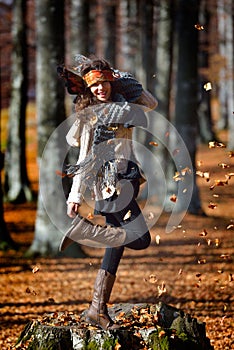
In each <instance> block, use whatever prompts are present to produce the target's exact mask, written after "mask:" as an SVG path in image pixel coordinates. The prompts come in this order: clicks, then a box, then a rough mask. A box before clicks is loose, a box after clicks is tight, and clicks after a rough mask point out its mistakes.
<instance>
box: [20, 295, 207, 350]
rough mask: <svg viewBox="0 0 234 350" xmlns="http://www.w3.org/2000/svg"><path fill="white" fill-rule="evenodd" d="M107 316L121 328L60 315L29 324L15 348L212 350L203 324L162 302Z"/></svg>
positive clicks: (124, 307) (116, 308)
mask: <svg viewBox="0 0 234 350" xmlns="http://www.w3.org/2000/svg"><path fill="white" fill-rule="evenodd" d="M109 313H110V316H111V317H112V318H113V319H115V321H116V322H118V323H119V324H121V328H120V329H118V330H110V331H103V330H101V329H98V328H96V327H93V326H90V325H89V324H87V323H86V322H85V311H84V312H83V313H82V314H81V315H76V314H75V313H71V312H69V313H68V312H64V313H62V312H60V313H56V312H55V313H52V314H46V315H44V316H43V317H42V318H41V319H40V320H35V321H31V322H29V323H28V325H27V326H26V327H25V329H24V331H23V332H22V333H21V335H20V337H19V339H18V341H17V344H16V348H17V347H19V348H20V347H21V346H24V348H25V349H29V350H61V349H64V350H83V349H84V350H102V349H103V350H112V349H113V350H140V349H142V350H143V349H144V350H145V349H151V350H187V349H189V350H212V349H213V347H212V346H211V345H210V341H209V339H208V338H207V337H206V330H205V324H204V323H202V322H199V321H197V319H196V318H192V317H191V316H190V315H188V314H185V313H184V312H183V311H181V310H179V309H176V308H174V307H172V306H170V305H166V304H164V303H162V302H159V303H157V304H145V303H144V304H128V303H126V304H115V305H113V306H112V307H110V308H109Z"/></svg>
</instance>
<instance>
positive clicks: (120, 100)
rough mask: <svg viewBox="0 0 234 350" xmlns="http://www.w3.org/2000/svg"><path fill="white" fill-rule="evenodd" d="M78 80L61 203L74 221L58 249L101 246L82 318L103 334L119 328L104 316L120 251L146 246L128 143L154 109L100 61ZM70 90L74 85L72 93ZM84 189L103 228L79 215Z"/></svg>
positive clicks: (88, 64)
mask: <svg viewBox="0 0 234 350" xmlns="http://www.w3.org/2000/svg"><path fill="white" fill-rule="evenodd" d="M80 75H81V77H82V81H83V82H84V84H83V85H82V82H81V83H80V82H79V84H80V85H79V88H78V90H79V94H78V96H77V97H76V100H75V105H76V112H77V120H76V121H75V123H74V125H73V127H72V128H71V130H70V132H69V133H68V135H67V140H68V142H69V143H70V144H71V145H74V144H77V143H79V146H80V153H79V159H78V161H77V167H74V168H73V175H74V177H73V184H72V187H71V191H70V194H69V196H68V199H67V214H68V216H69V217H71V218H74V220H73V223H72V225H71V228H70V229H69V231H68V232H67V233H66V235H65V236H64V238H63V240H62V242H61V245H60V249H61V250H64V249H65V248H66V247H67V246H68V245H70V244H71V243H72V242H73V241H79V240H80V241H82V239H84V240H85V239H89V240H94V241H96V242H99V243H103V244H105V247H106V249H105V254H104V257H103V260H102V263H101V267H100V269H99V271H98V273H97V277H96V281H95V284H94V293H93V300H92V303H91V305H90V308H89V309H88V311H87V314H86V318H87V322H89V323H91V324H93V325H96V326H99V327H101V328H102V329H104V330H107V329H115V328H118V327H119V326H118V325H117V324H115V323H114V322H113V320H112V319H111V318H110V316H109V315H108V310H107V303H108V301H109V298H110V294H111V291H112V288H113V285H114V281H115V276H116V272H117V269H118V265H119V262H120V260H121V257H122V255H123V252H124V249H125V247H128V248H130V249H135V250H140V249H145V248H147V247H148V246H149V244H150V240H151V239H150V233H149V231H148V228H147V226H146V223H145V220H144V217H143V215H142V213H141V211H140V208H139V206H138V204H137V202H136V197H137V195H138V191H139V186H140V183H141V181H142V175H141V173H140V170H139V167H138V165H137V162H136V160H135V157H134V152H133V149H132V143H131V138H132V132H133V127H134V126H136V125H138V126H139V125H140V124H141V121H142V123H143V124H144V121H145V119H144V112H143V109H144V108H145V107H147V108H148V109H154V108H155V107H156V106H157V101H156V100H155V98H154V97H153V96H152V95H151V94H150V93H149V92H147V91H144V90H143V88H142V86H141V84H140V83H139V82H138V81H136V80H135V79H134V78H133V77H132V76H131V75H130V74H127V73H119V72H118V73H117V74H116V72H115V71H114V70H113V69H112V68H111V67H110V65H109V63H108V62H107V61H105V60H103V59H98V58H93V59H87V61H85V62H84V63H83V64H82V66H81V69H80ZM68 84H69V79H67V86H68ZM75 85H76V81H75V79H74V80H73V81H72V87H75ZM70 87H71V85H70ZM133 103H134V105H133ZM135 104H137V105H135ZM139 105H143V106H145V107H139ZM90 116H91V117H90ZM93 116H95V117H93ZM74 169H76V170H75V171H74ZM68 173H69V170H68ZM90 178H91V180H90ZM87 179H89V180H88V181H86V180H87ZM85 183H88V184H89V186H90V187H92V186H93V190H94V193H95V200H96V201H95V212H96V213H98V214H101V215H104V216H105V219H106V224H107V226H105V227H102V226H99V225H93V224H92V223H91V222H90V221H88V220H86V219H84V218H82V217H81V216H80V215H79V208H80V206H81V205H82V201H83V194H84V191H85V188H86V184H85ZM90 184H91V185H90Z"/></svg>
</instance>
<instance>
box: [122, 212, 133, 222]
mask: <svg viewBox="0 0 234 350" xmlns="http://www.w3.org/2000/svg"><path fill="white" fill-rule="evenodd" d="M131 215H132V212H131V210H129V211H128V212H127V213H126V214H125V215H124V218H123V220H124V221H125V220H128V219H129V218H130V217H131Z"/></svg>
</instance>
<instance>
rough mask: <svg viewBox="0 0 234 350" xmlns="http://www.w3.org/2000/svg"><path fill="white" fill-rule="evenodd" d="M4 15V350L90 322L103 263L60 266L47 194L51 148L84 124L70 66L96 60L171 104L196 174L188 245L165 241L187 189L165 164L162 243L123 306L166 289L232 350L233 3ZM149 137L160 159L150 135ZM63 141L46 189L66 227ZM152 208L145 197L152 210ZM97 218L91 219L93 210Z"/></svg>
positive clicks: (23, 6) (91, 254) (65, 5)
mask: <svg viewBox="0 0 234 350" xmlns="http://www.w3.org/2000/svg"><path fill="white" fill-rule="evenodd" d="M0 14H1V32H0V35H1V41H0V46H1V168H2V170H1V188H2V194H1V203H0V204H1V205H0V206H1V212H0V215H1V217H0V219H1V220H0V247H1V265H2V269H1V278H2V283H1V295H2V298H1V299H2V301H1V305H0V307H1V309H2V315H3V318H2V320H1V324H0V326H1V331H2V340H1V345H2V347H1V348H2V349H8V348H10V347H11V346H12V345H13V343H14V341H15V340H16V338H17V335H19V334H18V333H19V330H20V329H21V330H22V328H23V326H24V325H25V323H26V322H27V320H28V319H30V318H37V317H38V315H43V313H44V312H48V311H59V310H63V311H64V310H70V311H71V312H77V311H81V310H82V309H84V308H85V307H86V306H87V305H88V302H89V300H90V297H91V290H92V283H93V279H94V275H95V271H96V269H97V268H98V266H99V263H100V258H101V253H102V252H101V251H100V250H98V249H97V250H95V251H94V250H92V249H90V248H87V247H81V246H79V245H78V244H74V245H73V247H72V249H71V250H69V251H67V252H66V256H58V253H57V249H58V244H59V240H60V238H61V235H60V234H59V233H58V228H57V226H55V225H53V223H52V222H51V220H50V218H49V217H48V215H47V211H46V210H45V208H44V207H43V203H42V201H41V198H40V196H38V191H40V188H39V186H38V184H39V183H38V181H39V164H40V161H41V158H42V154H43V150H44V148H45V146H46V143H47V141H48V139H49V137H50V135H51V134H52V133H53V131H54V130H55V129H56V128H57V127H58V126H59V125H60V123H61V122H62V121H64V120H65V119H66V117H67V116H68V115H70V114H71V110H72V98H71V96H68V94H67V93H66V91H65V89H64V85H63V83H62V82H61V81H60V80H59V79H58V77H57V73H56V66H57V64H60V63H63V62H66V63H67V64H72V63H73V62H72V57H73V56H74V54H76V53H81V54H84V55H89V54H91V53H95V54H96V55H97V56H100V57H105V58H106V59H107V60H109V61H110V62H111V64H112V65H113V67H116V68H119V69H120V70H123V71H125V70H126V71H130V72H131V73H132V74H133V75H135V77H136V78H137V79H139V80H140V81H141V82H142V83H143V85H144V87H145V88H147V89H148V90H149V91H151V93H152V94H153V95H155V96H156V97H157V99H158V101H159V106H158V109H157V110H158V112H159V113H161V114H162V115H163V116H165V117H166V118H167V119H168V121H170V122H172V123H173V124H174V125H175V126H176V128H177V130H178V132H179V133H180V134H181V136H182V138H183V139H184V141H185V143H186V145H187V147H188V150H189V153H190V156H191V161H192V163H193V166H194V188H195V191H194V193H193V196H192V200H191V206H190V207H189V210H188V212H187V214H186V215H185V217H184V221H183V222H182V224H181V225H180V226H179V227H177V230H176V234H172V235H170V236H165V232H164V229H165V226H166V223H167V219H168V215H169V214H168V212H170V198H171V196H172V194H173V193H174V192H175V191H176V185H175V183H174V181H173V175H174V174H173V170H172V169H173V166H172V165H171V164H172V162H171V160H170V159H169V158H168V155H167V153H166V150H165V148H164V147H159V148H157V150H156V151H155V152H156V154H157V157H158V159H159V160H160V162H161V165H162V168H163V170H164V174H165V179H166V181H167V183H168V188H167V189H168V193H167V199H166V200H165V203H166V204H165V208H164V212H163V213H162V215H161V217H160V219H159V221H158V222H157V224H156V225H155V227H154V228H153V229H152V237H153V243H152V245H151V247H150V249H149V250H147V251H145V252H143V253H139V254H136V253H135V252H134V253H132V252H128V253H127V255H126V256H125V258H126V259H125V260H124V263H123V265H122V266H121V267H120V271H119V277H118V278H119V282H121V283H119V284H121V286H119V287H116V290H115V291H114V293H113V301H115V302H116V301H133V302H137V301H138V302H139V301H143V299H144V301H149V302H152V301H154V300H155V298H156V297H157V294H158V290H159V289H160V287H161V286H162V284H164V283H165V284H166V290H167V292H165V293H163V297H164V298H165V300H166V301H167V302H169V303H172V304H174V305H176V306H178V307H181V308H183V309H184V310H186V311H188V312H190V313H192V314H193V315H195V316H196V317H200V318H201V319H202V320H205V321H206V322H207V325H208V335H209V336H210V338H211V339H212V341H213V344H214V345H215V348H216V349H221V348H222V349H224V348H225V349H231V347H232V346H233V320H232V315H233V293H232V287H233V277H232V273H233V272H232V262H233V260H232V254H233V239H232V233H233V213H232V205H233V196H234V193H233V178H232V176H233V175H232V174H233V151H234V137H233V136H234V135H233V134H234V118H233V110H234V109H233V57H234V55H233V32H234V29H233V28H234V26H233V14H234V11H233V3H232V1H231V0H213V1H212V0H201V1H194V0H190V1H187V0H176V1H163V0H161V1H156V0H155V1H153V0H152V1H148V0H147V1H141V0H139V1H137V0H129V1H127V0H121V1H115V0H103V1H102V0H96V1H95V0H90V1H82V0H80V1H77V0H73V1H72V0H70V1H55V0H54V1H52V0H40V1H39V0H38V1H30V0H29V1H23V0H15V1H1V2H0ZM208 83H210V87H211V89H210V87H209V85H207V84H208ZM157 127H161V125H160V126H159V125H157V121H156V122H155V128H157ZM138 136H140V137H141V139H142V140H143V141H142V142H143V143H144V144H145V145H148V142H149V138H148V135H145V134H143V135H142V134H140V135H138ZM52 141H53V142H54V143H53V147H52V149H53V152H52V153H51V155H50V158H49V159H50V161H49V162H48V163H47V164H43V165H44V167H42V169H40V170H41V173H40V178H41V180H42V181H45V182H48V187H49V188H50V194H51V196H50V198H51V205H53V204H54V203H56V213H55V217H54V218H53V219H54V221H55V222H56V223H57V222H60V223H61V225H63V223H67V218H66V207H65V202H64V200H63V198H62V197H61V194H59V193H56V192H57V191H56V189H57V188H58V185H59V184H60V182H61V179H60V178H59V177H58V176H57V174H55V169H58V167H59V164H60V162H61V161H60V159H61V154H62V152H63V150H62V149H61V148H62V145H60V144H59V142H58V141H57V140H56V138H55V140H52ZM211 141H212V142H213V145H214V147H212V148H211V149H210V148H209V147H208V144H209V142H211ZM55 150H56V151H55ZM70 156H71V157H72V156H73V155H70ZM44 170H45V171H44ZM196 171H197V172H198V173H199V174H200V176H197V175H196ZM48 174H49V175H48ZM156 180H157V186H156V189H154V190H155V193H156V196H160V193H158V192H157V188H160V181H161V180H160V179H156ZM212 181H213V182H212ZM212 184H215V190H216V192H215V193H213V192H212V193H211V189H210V188H211V187H212ZM65 186H69V183H67V184H65ZM213 195H215V196H213ZM144 200H145V198H144V195H143V196H142V198H141V203H142V205H144ZM217 203H218V204H217ZM168 206H169V209H168ZM154 210H155V208H152V212H153V211H154ZM83 214H84V215H90V208H89V207H88V206H85V207H84V208H83ZM204 214H206V215H207V216H205V215H204ZM97 220H99V219H97ZM48 232H49V234H48ZM159 237H160V240H161V241H160V244H158V242H159ZM74 257H75V258H74ZM76 258H83V260H80V259H76ZM136 260H137V262H138V264H137V265H136ZM35 266H36V267H38V268H36V270H37V271H39V273H38V274H37V275H35V274H34V273H33V272H32V271H33V270H34V267H35ZM132 267H134V268H132ZM34 271H35V270H34ZM68 271H69V274H68ZM87 276H88V277H87ZM150 276H156V277H155V278H153V277H152V278H150ZM175 276H176V277H175ZM62 281H63V282H62ZM117 282H118V280H117ZM143 282H144V284H143V286H144V287H142V283H143ZM78 285H79V287H78ZM139 285H140V286H141V287H142V289H141V290H139ZM68 286H69V287H68ZM68 288H69V293H64V290H65V291H66V290H67V289H68ZM158 288H159V289H158ZM77 291H78V292H77ZM120 296H121V297H120ZM35 308H36V311H35Z"/></svg>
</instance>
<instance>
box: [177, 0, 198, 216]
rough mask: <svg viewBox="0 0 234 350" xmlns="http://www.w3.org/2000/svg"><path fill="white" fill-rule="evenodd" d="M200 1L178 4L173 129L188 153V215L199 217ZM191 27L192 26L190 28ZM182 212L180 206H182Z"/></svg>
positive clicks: (183, 1) (180, 0) (179, 2)
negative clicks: (191, 183)
mask: <svg viewBox="0 0 234 350" xmlns="http://www.w3.org/2000/svg"><path fill="white" fill-rule="evenodd" d="M198 12H199V1H197V0H191V1H190V2H188V1H187V0H178V7H177V36H178V63H177V78H176V84H177V93H176V108H175V126H176V129H177V130H178V132H179V133H180V135H181V137H182V138H183V140H184V142H185V145H186V146H187V149H188V151H189V154H190V157H191V161H192V166H193V169H192V171H193V177H194V186H193V191H192V198H191V202H190V206H189V208H188V210H189V212H191V213H193V214H202V213H203V212H202V208H201V202H200V195H199V189H198V186H197V185H196V161H195V160H196V150H197V137H198V115H197V109H198V55H197V53H198V31H197V30H196V28H195V24H197V23H198ZM193 24H194V25H193ZM181 209H183V203H181Z"/></svg>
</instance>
